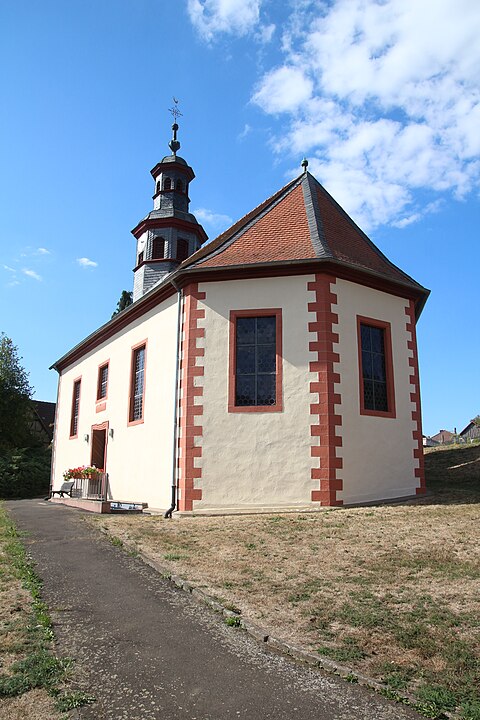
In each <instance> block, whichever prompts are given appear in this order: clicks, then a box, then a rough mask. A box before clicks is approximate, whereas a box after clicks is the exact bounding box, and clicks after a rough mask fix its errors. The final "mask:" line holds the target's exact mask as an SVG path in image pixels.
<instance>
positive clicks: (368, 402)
mask: <svg viewBox="0 0 480 720" xmlns="http://www.w3.org/2000/svg"><path fill="white" fill-rule="evenodd" d="M363 398H364V399H363V402H364V405H365V409H366V410H375V405H374V401H373V382H372V380H364V381H363Z"/></svg>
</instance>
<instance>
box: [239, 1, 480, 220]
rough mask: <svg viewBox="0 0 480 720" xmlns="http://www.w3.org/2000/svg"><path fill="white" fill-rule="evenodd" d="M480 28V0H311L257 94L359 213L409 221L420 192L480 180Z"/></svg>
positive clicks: (283, 141) (293, 20)
mask: <svg viewBox="0 0 480 720" xmlns="http://www.w3.org/2000/svg"><path fill="white" fill-rule="evenodd" d="M479 35H480V5H479V3H478V2H477V0H442V2H439V1H438V0H422V2H418V0H335V1H334V2H332V3H330V4H329V5H326V4H321V5H320V6H319V5H317V4H314V3H308V2H304V3H300V4H299V7H297V8H296V9H295V11H294V12H293V13H292V15H291V16H290V18H289V20H288V22H287V23H286V25H285V27H284V31H283V38H282V52H283V54H284V60H283V64H281V65H280V66H278V67H276V68H274V69H271V70H269V71H268V72H266V73H265V74H264V76H263V78H262V79H261V81H260V83H259V84H258V85H257V87H256V88H255V90H254V92H253V97H252V100H253V102H254V103H256V104H257V105H259V106H260V107H261V108H262V109H263V110H264V111H265V112H266V113H269V114H278V113H283V114H285V115H286V116H287V123H286V125H284V127H285V128H286V130H285V132H283V133H282V135H281V136H279V137H277V138H275V139H274V141H273V142H272V146H273V148H274V150H275V151H276V152H277V153H282V154H284V153H285V152H290V153H291V154H292V155H294V154H295V155H296V156H297V157H299V156H300V155H303V154H304V153H307V154H308V155H309V159H310V166H309V169H311V170H312V172H314V174H316V175H317V177H318V178H319V180H321V181H322V182H323V183H324V184H325V185H326V186H327V188H328V189H329V190H330V191H331V192H332V194H333V195H334V196H335V197H336V198H337V199H338V200H339V202H341V203H343V204H344V206H345V208H346V210H347V211H348V212H350V213H352V214H353V215H354V217H355V219H356V220H357V221H358V222H360V223H361V224H362V223H363V226H365V227H374V226H376V225H379V224H382V223H389V222H391V223H394V224H396V225H397V226H400V227H401V226H402V223H403V226H405V225H406V224H409V223H410V222H415V221H416V220H417V219H419V218H420V217H421V216H422V215H423V214H424V213H425V212H429V210H428V208H423V209H422V208H415V210H414V211H413V212H412V211H411V210H409V208H411V207H412V203H413V201H414V195H415V192H416V190H419V189H427V190H434V191H436V192H438V193H441V192H452V193H454V194H455V195H456V196H457V197H464V196H465V195H466V194H467V193H469V192H470V191H471V190H472V189H474V188H476V187H479V186H480V162H479V159H478V155H479V153H480V132H479V131H478V128H479V127H480V89H479V86H478V67H480V43H478V41H477V38H478V36H479ZM296 172H299V168H297V169H296ZM399 223H400V225H399Z"/></svg>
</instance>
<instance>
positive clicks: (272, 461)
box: [194, 275, 317, 509]
mask: <svg viewBox="0 0 480 720" xmlns="http://www.w3.org/2000/svg"><path fill="white" fill-rule="evenodd" d="M313 279H314V278H313V276H305V275H304V276H299V277H286V278H262V279H261V280H235V281H228V282H209V283H200V285H199V290H200V291H205V292H206V293H207V295H206V299H205V301H203V302H202V301H200V302H199V303H198V307H199V309H205V319H204V320H202V321H200V323H199V324H200V325H201V326H202V327H205V328H206V333H205V340H204V344H205V358H204V363H203V364H204V366H205V375H204V377H203V387H204V394H203V398H202V400H201V402H202V403H203V416H202V417H201V421H202V425H203V437H202V441H201V444H202V446H203V457H202V459H201V467H202V478H201V479H199V480H198V481H196V482H195V486H196V487H200V488H202V500H200V501H195V503H194V509H197V508H208V507H254V506H261V505H263V506H266V505H268V506H281V505H308V504H310V502H311V499H310V496H311V490H312V489H314V488H315V487H316V485H317V483H316V481H314V480H311V477H310V469H311V466H312V460H311V457H310V445H311V437H310V424H311V416H310V402H311V396H310V393H309V381H310V380H311V376H310V373H309V362H310V361H311V360H313V359H314V354H313V353H311V352H309V351H308V343H309V340H311V339H312V338H311V337H309V333H308V321H309V320H311V317H309V316H308V314H307V303H308V302H309V301H311V299H312V297H311V295H312V294H311V293H308V292H307V282H308V281H309V280H313ZM262 308H282V324H283V348H282V355H283V411H282V412H265V413H263V412H241V413H235V412H233V413H229V412H228V369H229V368H228V362H229V317H230V311H231V310H249V309H262Z"/></svg>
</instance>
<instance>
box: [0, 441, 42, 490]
mask: <svg viewBox="0 0 480 720" xmlns="http://www.w3.org/2000/svg"><path fill="white" fill-rule="evenodd" d="M50 464H51V451H50V448H45V447H31V448H13V449H11V450H4V451H3V452H2V454H1V455H0V498H3V499H9V498H31V497H38V496H40V495H45V494H47V493H48V490H49V487H50Z"/></svg>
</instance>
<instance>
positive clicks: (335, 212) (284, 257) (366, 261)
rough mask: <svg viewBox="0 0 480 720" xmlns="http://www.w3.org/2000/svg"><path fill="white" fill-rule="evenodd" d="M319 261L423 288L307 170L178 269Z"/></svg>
mask: <svg viewBox="0 0 480 720" xmlns="http://www.w3.org/2000/svg"><path fill="white" fill-rule="evenodd" d="M318 259H323V260H331V261H334V262H337V263H341V264H346V265H349V266H353V267H355V268H357V269H363V270H366V271H367V272H371V273H372V272H373V273H375V274H378V275H382V276H384V277H385V278H387V279H389V280H394V281H397V282H401V283H402V284H407V285H410V286H413V287H415V288H416V289H420V288H421V286H420V285H419V284H418V283H417V282H416V281H415V280H413V279H412V278H411V277H410V276H408V275H407V274H406V273H404V272H403V271H402V270H400V268H398V267H396V265H394V264H393V263H391V262H390V261H389V260H388V259H387V258H386V257H385V255H383V253H382V252H381V251H380V250H379V249H378V248H377V247H376V246H375V245H374V244H373V242H372V241H371V240H370V239H369V238H368V237H367V236H366V235H365V233H364V232H363V231H362V230H360V228H359V227H358V226H357V225H356V224H355V223H354V222H353V220H352V219H351V218H350V217H349V216H348V215H347V213H346V212H345V211H344V210H342V208H341V207H340V205H338V203H337V202H336V201H335V200H334V199H333V198H332V196H331V195H330V194H329V193H328V192H327V191H326V190H325V188H324V187H323V186H322V185H320V183H319V182H318V181H317V180H316V179H315V178H314V177H313V175H311V174H310V173H309V172H305V173H302V175H300V176H299V177H298V178H296V179H295V180H292V181H291V182H290V183H288V185H285V187H284V188H282V189H281V190H280V191H279V192H277V193H276V194H275V195H273V196H272V197H271V198H269V199H268V200H266V201H265V202H264V203H262V204H261V205H259V206H258V207H257V208H255V209H254V210H252V211H251V212H250V213H248V214H247V215H245V217H243V218H242V219H241V220H239V221H238V222H236V223H235V224H234V225H232V227H231V228H229V229H228V230H227V231H226V232H224V233H222V235H220V236H219V237H218V238H216V239H215V240H213V241H212V242H211V243H208V244H207V245H204V246H203V247H202V248H200V250H198V251H197V252H196V253H194V254H193V255H191V256H190V257H189V258H187V259H186V260H185V261H184V262H183V263H182V265H181V267H180V269H182V268H187V267H188V268H189V269H193V268H194V267H195V268H198V269H200V268H207V267H208V268H214V267H218V268H220V267H223V268H225V267H228V266H230V267H231V266H239V265H243V266H245V265H250V264H256V263H282V262H285V261H293V260H307V261H308V260H311V261H315V260H318ZM421 289H422V290H423V288H421Z"/></svg>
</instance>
